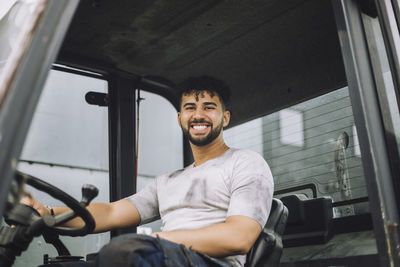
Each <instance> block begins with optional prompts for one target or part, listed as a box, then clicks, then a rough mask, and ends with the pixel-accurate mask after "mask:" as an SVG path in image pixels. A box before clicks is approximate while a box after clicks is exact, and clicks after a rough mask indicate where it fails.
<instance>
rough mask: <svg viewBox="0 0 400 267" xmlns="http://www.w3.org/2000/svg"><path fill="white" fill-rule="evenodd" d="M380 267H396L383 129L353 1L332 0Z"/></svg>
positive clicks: (394, 205)
mask: <svg viewBox="0 0 400 267" xmlns="http://www.w3.org/2000/svg"><path fill="white" fill-rule="evenodd" d="M332 3H333V9H334V13H335V19H336V24H337V28H338V29H337V30H338V34H339V39H340V44H341V46H342V55H343V61H344V65H345V69H346V75H347V79H348V86H349V94H350V98H351V102H352V107H353V114H354V120H355V123H356V126H357V132H358V137H359V142H360V149H361V155H362V162H363V167H364V173H365V179H366V184H367V190H368V196H369V200H370V201H369V204H370V210H371V214H372V218H373V223H374V230H375V236H376V241H377V246H378V252H379V257H380V262H381V266H399V264H400V263H399V258H398V257H399V254H398V253H399V252H398V249H399V248H398V244H399V242H398V241H399V232H398V225H399V214H398V207H397V202H396V192H395V189H394V187H393V180H392V173H391V168H390V165H389V154H388V149H387V143H386V140H385V130H384V125H383V119H382V114H381V110H380V106H379V102H378V94H377V91H376V86H375V80H374V78H373V77H374V76H373V72H372V68H371V62H370V58H369V51H368V48H367V42H366V38H365V32H364V29H363V24H362V20H361V14H360V10H359V7H358V5H357V2H356V0H332Z"/></svg>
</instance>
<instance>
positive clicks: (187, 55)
mask: <svg viewBox="0 0 400 267" xmlns="http://www.w3.org/2000/svg"><path fill="white" fill-rule="evenodd" d="M57 62H58V63H61V64H66V65H69V66H74V67H80V68H83V69H92V70H93V69H97V70H103V71H110V70H111V71H115V72H120V73H126V74H129V75H134V76H138V77H145V79H147V80H153V81H156V82H159V83H162V84H165V85H167V86H160V87H158V86H149V85H143V86H142V89H145V90H146V89H147V90H150V91H153V92H157V93H160V94H161V95H164V96H166V97H167V98H168V99H169V100H170V101H171V102H172V103H173V104H176V103H177V101H176V100H177V93H176V90H175V89H174V86H173V85H174V84H178V83H179V82H181V81H182V80H184V79H185V78H186V77H189V76H198V75H212V76H215V77H217V78H220V79H222V80H224V81H225V82H226V83H227V84H228V85H229V86H230V88H231V90H232V98H231V106H232V109H233V116H232V119H231V126H233V125H237V124H240V123H243V122H245V121H248V120H250V119H253V118H257V117H260V116H262V115H266V114H269V113H272V112H274V111H277V110H280V109H282V108H285V107H289V106H291V105H294V104H296V103H299V102H302V101H304V100H307V99H310V98H313V97H316V96H318V95H322V94H324V93H327V92H330V91H332V90H335V89H338V88H341V87H343V86H345V85H346V84H347V80H346V75H345V71H344V65H343V60H342V55H341V50H340V44H339V39H338V34H337V30H336V24H335V20H334V15H333V10H332V4H331V0H254V1H216V0H201V1H200V0H169V1H161V0H158V1H157V0H153V1H137V0H120V1H111V0H108V1H106V0H101V1H99V0H97V1H94V0H91V1H81V2H80V5H79V7H78V10H77V13H76V14H75V17H74V19H73V21H72V24H71V26H70V28H69V30H68V33H67V35H66V38H65V40H64V43H63V45H62V48H61V51H60V54H59V56H58V60H57ZM146 86H148V88H146Z"/></svg>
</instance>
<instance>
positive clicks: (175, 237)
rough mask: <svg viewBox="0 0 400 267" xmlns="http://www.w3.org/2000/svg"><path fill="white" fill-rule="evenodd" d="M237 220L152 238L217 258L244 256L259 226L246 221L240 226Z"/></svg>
mask: <svg viewBox="0 0 400 267" xmlns="http://www.w3.org/2000/svg"><path fill="white" fill-rule="evenodd" d="M234 217H243V216H234ZM228 219H229V218H228ZM230 219H232V218H230ZM237 219H238V218H234V219H233V221H232V220H230V221H229V220H227V222H225V223H219V224H215V225H211V226H207V227H204V228H200V229H196V230H181V231H171V232H160V233H155V234H153V236H157V235H158V236H159V237H160V238H164V239H167V240H169V241H172V242H175V243H178V244H183V245H185V246H186V247H188V248H192V249H193V250H195V251H198V252H201V253H204V254H207V255H209V256H212V257H217V258H218V257H226V256H230V255H238V254H246V253H247V252H248V251H249V250H250V249H251V247H252V246H253V244H254V242H255V240H256V239H257V237H258V235H259V233H260V231H261V226H260V225H259V224H258V223H257V222H256V221H253V222H250V223H249V221H247V222H246V223H245V224H242V223H241V221H240V219H243V218H239V220H237ZM247 220H250V219H247Z"/></svg>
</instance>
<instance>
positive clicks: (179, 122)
mask: <svg viewBox="0 0 400 267" xmlns="http://www.w3.org/2000/svg"><path fill="white" fill-rule="evenodd" d="M178 124H179V126H182V125H181V113H180V112H178Z"/></svg>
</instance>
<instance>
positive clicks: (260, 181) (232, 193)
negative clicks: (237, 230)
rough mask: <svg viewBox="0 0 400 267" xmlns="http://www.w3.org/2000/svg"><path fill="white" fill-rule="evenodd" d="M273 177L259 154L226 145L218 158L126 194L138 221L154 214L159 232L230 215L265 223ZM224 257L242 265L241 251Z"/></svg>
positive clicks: (205, 223)
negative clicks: (160, 229) (137, 214)
mask: <svg viewBox="0 0 400 267" xmlns="http://www.w3.org/2000/svg"><path fill="white" fill-rule="evenodd" d="M273 192H274V182H273V178H272V174H271V171H270V169H269V167H268V164H267V163H266V162H265V160H264V158H262V157H261V156H260V155H259V154H258V153H256V152H254V151H251V150H247V149H234V148H230V149H229V150H227V151H226V152H225V153H224V154H223V155H221V156H220V157H217V158H214V159H211V160H208V161H206V162H205V163H203V164H201V165H200V166H198V167H194V164H191V165H189V166H188V167H186V168H184V169H182V170H178V171H176V172H173V173H169V174H164V175H161V176H158V177H157V178H156V179H155V181H154V182H153V183H152V184H150V185H148V186H146V187H145V188H144V189H143V190H141V191H140V192H138V193H137V194H135V195H132V196H129V197H127V199H128V200H130V201H131V202H132V203H133V204H134V205H135V207H136V208H137V209H138V211H139V214H140V217H141V224H144V223H148V222H151V221H153V220H156V219H158V218H161V220H162V230H163V231H173V230H191V229H198V228H202V227H205V226H209V225H213V224H216V223H222V222H225V220H226V218H227V217H229V216H232V215H243V216H247V217H250V218H252V219H254V220H256V221H257V222H259V223H260V225H261V226H262V227H264V225H265V223H266V222H267V219H268V215H269V212H270V209H271V203H272V197H273ZM223 260H225V261H227V262H229V263H230V264H231V265H233V266H243V265H244V262H245V260H246V258H245V255H238V256H230V257H226V258H224V259H223Z"/></svg>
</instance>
